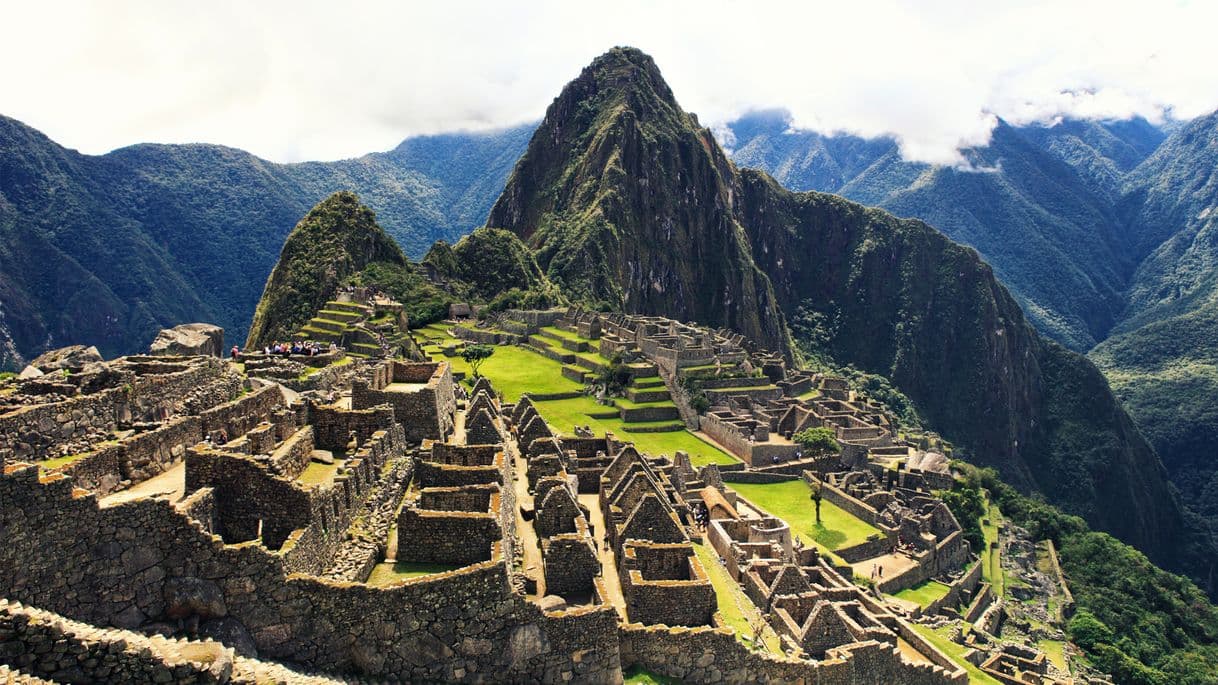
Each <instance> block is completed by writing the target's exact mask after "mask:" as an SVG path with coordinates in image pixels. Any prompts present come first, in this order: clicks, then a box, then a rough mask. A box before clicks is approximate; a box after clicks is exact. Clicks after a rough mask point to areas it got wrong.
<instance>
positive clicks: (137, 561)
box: [0, 468, 620, 683]
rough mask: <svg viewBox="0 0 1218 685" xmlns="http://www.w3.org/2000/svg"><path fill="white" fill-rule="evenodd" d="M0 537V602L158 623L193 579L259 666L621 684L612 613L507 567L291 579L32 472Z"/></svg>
mask: <svg viewBox="0 0 1218 685" xmlns="http://www.w3.org/2000/svg"><path fill="white" fill-rule="evenodd" d="M81 531H89V533H90V535H88V536H84V535H81ZM0 536H3V538H4V540H5V543H6V544H5V545H3V546H0V570H3V571H4V572H3V573H0V595H2V596H5V597H9V598H12V599H14V600H16V601H21V602H25V603H29V604H34V605H37V606H39V607H42V608H45V609H48V610H50V611H55V612H57V613H59V614H62V615H64V616H67V617H69V618H72V619H75V620H81V621H86V622H89V623H94V624H97V625H103V626H106V625H115V626H120V627H121V626H128V627H137V626H139V625H141V624H143V623H145V622H150V621H159V620H164V618H165V616H166V612H167V609H168V608H169V607H168V606H167V603H166V599H165V597H166V585H167V583H168V582H169V581H171V580H176V579H182V578H194V579H198V580H200V581H201V582H205V583H210V584H211V585H210V586H211V587H212V588H213V589H214V590H216V591H217V592H218V596H217V598H216V599H217V600H218V602H217V608H219V607H223V611H224V616H225V617H226V618H229V619H231V620H232V621H235V622H236V623H237V624H238V625H239V627H240V628H241V630H242V632H243V633H244V634H247V635H248V636H249V637H250V639H251V640H252V642H253V643H254V645H255V646H256V647H257V649H258V652H259V656H260V657H262V658H267V659H280V660H288V661H293V662H296V663H298V664H301V665H303V666H307V667H309V668H314V669H320V670H326V671H329V672H334V673H340V674H351V675H357V676H362V677H367V678H372V679H374V680H386V679H389V678H391V677H392V678H397V679H402V680H416V681H450V682H473V681H476V680H485V679H487V678H492V679H499V680H509V681H517V682H528V681H541V682H553V683H559V682H565V681H570V680H572V679H578V680H579V681H583V682H614V681H617V680H618V679H619V678H620V670H619V659H618V649H617V642H616V641H615V640H614V635H615V634H616V625H617V618H616V614H615V612H614V611H613V610H612V609H611V608H608V607H595V608H586V609H582V610H580V611H572V612H566V613H564V614H562V615H555V616H551V615H547V614H544V613H543V612H542V611H541V610H540V609H539V608H537V607H536V606H535V605H533V604H530V603H529V602H527V601H526V600H525V599H524V597H523V596H521V595H518V594H515V593H514V592H512V590H511V586H510V584H509V583H508V576H509V570H508V565H507V561H506V560H505V559H504V557H503V555H502V554H498V555H496V556H495V557H494V558H493V559H492V560H491V561H488V562H483V563H480V564H476V565H474V566H470V567H467V568H465V569H461V570H460V571H455V572H452V573H448V574H439V575H436V576H428V577H424V578H419V579H415V580H411V581H406V582H402V583H398V584H395V585H392V586H389V587H369V586H365V585H360V584H350V583H332V582H329V581H324V580H320V579H316V578H310V577H306V576H292V577H290V578H289V577H288V576H287V574H286V573H285V569H284V566H283V561H282V559H281V558H280V557H279V556H277V555H275V554H273V553H270V552H268V551H267V550H265V549H263V548H261V547H259V546H257V545H250V544H245V545H225V544H224V543H223V542H222V541H221V540H219V539H218V538H215V537H213V536H211V535H210V534H208V533H207V532H206V531H204V530H203V528H202V526H200V525H199V524H198V523H196V522H194V521H193V520H191V519H190V518H188V517H186V516H184V515H182V514H180V513H178V512H176V511H175V510H174V509H173V507H172V506H171V505H170V504H169V503H168V502H166V501H164V500H136V501H132V502H126V503H123V504H120V505H115V506H110V507H106V508H99V507H98V506H97V502H96V499H95V498H94V497H92V496H84V497H73V496H72V484H71V481H70V480H69V479H66V478H63V479H52V480H51V481H50V482H46V483H39V482H38V477H37V470H36V469H34V468H20V469H13V470H12V472H10V473H7V474H6V475H4V476H0ZM210 620H212V619H205V620H204V625H207V623H208V622H209V621H210Z"/></svg>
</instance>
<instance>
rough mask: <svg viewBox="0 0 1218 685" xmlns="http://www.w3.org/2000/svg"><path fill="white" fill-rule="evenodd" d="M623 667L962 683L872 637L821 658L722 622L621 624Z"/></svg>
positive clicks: (790, 679) (854, 682) (863, 681)
mask: <svg viewBox="0 0 1218 685" xmlns="http://www.w3.org/2000/svg"><path fill="white" fill-rule="evenodd" d="M620 635H621V650H622V655H621V662H622V666H623V668H628V667H630V666H638V667H640V668H642V669H644V670H646V671H648V672H650V673H654V674H657V675H662V676H667V677H669V678H676V679H678V680H682V681H684V682H689V683H705V684H706V685H717V684H718V683H817V684H818V685H873V684H875V683H901V685H931V684H932V683H933V684H935V685H940V684H942V683H957V684H959V685H964V684H965V683H967V682H968V675H967V674H966V673H965V672H964V670H963V669H960V668H956V669H955V670H954V671H953V672H949V671H946V670H944V669H943V668H942V667H940V666H933V665H930V664H925V663H918V664H914V663H911V662H909V661H907V660H906V659H904V658H903V657H902V656H901V655H900V653H899V652H898V651H897V650H896V649H894V648H893V647H891V646H889V645H886V644H881V643H879V642H875V641H869V642H863V643H855V644H851V645H847V646H844V647H839V648H835V649H831V650H829V653H828V654H827V655H826V658H825V659H824V660H822V661H815V662H813V661H800V660H795V659H790V658H787V657H782V656H777V655H771V654H765V653H762V652H752V651H749V650H748V649H747V648H746V647H745V646H744V645H742V644H740V642H739V641H737V640H736V638H735V636H734V635H733V634H732V632H731V631H730V630H728V629H726V628H676V629H673V628H668V627H667V626H641V625H637V624H624V625H622V626H621V628H620Z"/></svg>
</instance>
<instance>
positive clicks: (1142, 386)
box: [1091, 113, 1218, 523]
mask: <svg viewBox="0 0 1218 685" xmlns="http://www.w3.org/2000/svg"><path fill="white" fill-rule="evenodd" d="M1126 192H1127V195H1126V198H1125V203H1126V206H1127V208H1128V209H1129V210H1130V211H1131V219H1130V221H1129V225H1130V228H1131V231H1132V232H1133V238H1134V241H1135V244H1136V246H1137V249H1138V250H1139V251H1142V252H1149V254H1148V255H1147V256H1146V258H1145V259H1144V260H1143V261H1142V263H1141V265H1140V266H1139V267H1138V270H1137V273H1136V274H1135V276H1134V278H1133V282H1132V284H1131V286H1130V288H1129V305H1128V309H1127V310H1126V311H1125V313H1124V316H1123V318H1122V320H1121V321H1120V322H1119V323H1118V324H1117V326H1116V329H1115V331H1114V334H1113V336H1112V337H1111V338H1109V339H1108V340H1106V341H1104V342H1103V343H1102V344H1100V345H1099V346H1097V347H1096V348H1095V349H1094V350H1093V351H1092V352H1091V357H1092V358H1093V359H1094V360H1095V361H1096V363H1097V364H1099V365H1100V367H1101V368H1103V369H1104V370H1105V372H1106V373H1107V374H1108V377H1109V378H1110V379H1111V381H1112V384H1113V388H1114V389H1115V390H1116V392H1117V393H1118V395H1120V396H1121V397H1122V398H1123V399H1124V400H1125V402H1126V404H1127V405H1128V407H1129V409H1130V411H1131V412H1132V413H1133V415H1134V416H1135V418H1137V420H1138V423H1139V425H1140V426H1141V427H1142V430H1143V432H1144V433H1146V435H1147V436H1148V437H1149V438H1150V439H1151V441H1152V442H1153V443H1154V445H1155V447H1156V448H1157V449H1158V451H1159V453H1160V455H1162V457H1163V460H1164V462H1165V464H1166V465H1167V466H1168V469H1169V470H1170V471H1171V473H1172V477H1173V480H1174V481H1175V483H1176V485H1177V486H1178V487H1179V488H1180V490H1181V491H1182V492H1183V494H1184V495H1185V498H1186V500H1187V501H1189V502H1192V503H1193V504H1194V506H1195V507H1196V508H1197V510H1198V512H1199V513H1201V514H1203V515H1205V516H1206V517H1208V518H1209V519H1210V520H1211V521H1213V522H1215V523H1218V402H1216V401H1215V398H1218V113H1215V114H1211V115H1209V116H1206V117H1201V118H1199V119H1197V120H1195V121H1193V122H1191V123H1189V124H1188V125H1186V126H1184V127H1182V128H1181V129H1179V130H1178V131H1176V132H1175V133H1174V134H1172V136H1171V137H1170V138H1169V139H1168V140H1167V141H1166V142H1164V143H1163V145H1162V146H1160V147H1159V149H1158V150H1157V151H1156V152H1155V154H1154V155H1152V156H1151V157H1150V158H1149V159H1147V160H1146V161H1145V162H1143V163H1142V164H1141V165H1140V166H1138V167H1137V168H1136V169H1135V170H1134V171H1133V172H1132V173H1131V174H1130V175H1129V178H1128V181H1127V185H1126Z"/></svg>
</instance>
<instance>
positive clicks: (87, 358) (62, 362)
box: [30, 345, 102, 373]
mask: <svg viewBox="0 0 1218 685" xmlns="http://www.w3.org/2000/svg"><path fill="white" fill-rule="evenodd" d="M100 361H102V356H101V353H100V352H98V351H97V348H96V347H85V346H84V345H68V346H67V347H61V348H59V349H58V350H51V351H50V352H44V353H42V354H40V355H38V358H37V359H35V360H34V361H32V362H30V366H32V367H34V368H36V369H38V370H39V371H41V372H43V373H50V372H51V371H64V370H67V371H80V370H81V369H83V368H85V365H87V364H93V363H96V362H100Z"/></svg>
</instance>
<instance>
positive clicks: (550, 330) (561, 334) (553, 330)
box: [541, 326, 596, 345]
mask: <svg viewBox="0 0 1218 685" xmlns="http://www.w3.org/2000/svg"><path fill="white" fill-rule="evenodd" d="M541 332H542V333H546V334H549V335H551V336H553V337H557V338H563V339H565V340H574V341H575V342H586V343H588V344H589V345H595V344H596V341H594V340H590V339H588V338H584V337H581V336H580V335H579V334H578V333H576V332H575V331H564V330H563V329H561V328H558V327H556V326H542V328H541Z"/></svg>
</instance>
